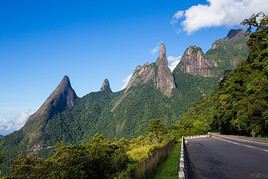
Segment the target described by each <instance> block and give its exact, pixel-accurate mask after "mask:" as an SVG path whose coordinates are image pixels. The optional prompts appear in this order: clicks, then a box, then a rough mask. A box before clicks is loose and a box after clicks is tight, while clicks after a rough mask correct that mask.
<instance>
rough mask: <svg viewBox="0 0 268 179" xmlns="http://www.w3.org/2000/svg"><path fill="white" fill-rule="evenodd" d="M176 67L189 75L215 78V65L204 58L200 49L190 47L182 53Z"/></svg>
mask: <svg viewBox="0 0 268 179" xmlns="http://www.w3.org/2000/svg"><path fill="white" fill-rule="evenodd" d="M178 67H179V68H180V69H181V70H182V71H183V72H184V73H186V74H189V75H193V76H201V77H215V76H216V72H215V69H214V68H215V67H217V64H216V63H215V62H214V61H212V60H209V59H208V58H206V57H205V55H204V53H203V51H202V49H201V48H200V47H197V46H190V47H188V48H187V49H186V51H185V52H184V55H183V56H182V59H181V62H180V64H179V66H178Z"/></svg>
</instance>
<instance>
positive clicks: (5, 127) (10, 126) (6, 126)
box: [0, 110, 32, 135]
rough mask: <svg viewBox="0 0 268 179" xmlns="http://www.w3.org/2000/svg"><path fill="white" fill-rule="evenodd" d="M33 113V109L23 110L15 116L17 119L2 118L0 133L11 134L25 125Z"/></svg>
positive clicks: (0, 120) (0, 119)
mask: <svg viewBox="0 0 268 179" xmlns="http://www.w3.org/2000/svg"><path fill="white" fill-rule="evenodd" d="M31 114H32V111H31V110H28V111H26V112H22V113H20V114H19V115H17V116H16V117H15V119H7V118H4V117H2V118H0V134H4V135H6V134H9V133H11V132H13V131H16V130H19V129H20V128H22V127H23V126H24V124H25V123H26V121H27V119H28V118H29V116H30V115H31Z"/></svg>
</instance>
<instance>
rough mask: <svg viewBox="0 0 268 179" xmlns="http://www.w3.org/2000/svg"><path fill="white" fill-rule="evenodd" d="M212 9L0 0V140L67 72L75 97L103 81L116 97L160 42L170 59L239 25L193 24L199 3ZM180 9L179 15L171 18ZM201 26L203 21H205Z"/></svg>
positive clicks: (185, 3)
mask: <svg viewBox="0 0 268 179" xmlns="http://www.w3.org/2000/svg"><path fill="white" fill-rule="evenodd" d="M220 1H222V0H220ZM230 1H233V2H235V1H237V0H230ZM239 1H241V0H239ZM247 1H250V0H247ZM261 1H262V0H261ZM218 2H219V1H218ZM213 3H215V4H216V1H215V0H209V1H206V0H191V1H189V0H169V1H167V0H157V1H156V0H114V1H110V0H92V1H91V0H90V1H89V0H76V1H68V0H57V1H55V0H46V1H36V0H25V1H21V0H13V1H0V67H1V70H0V82H1V88H0V134H1V133H4V134H5V133H8V132H11V131H12V130H14V126H13V128H12V127H10V126H8V125H11V126H12V125H14V121H16V120H18V121H19V122H21V124H20V127H21V125H23V119H22V118H24V117H25V116H27V115H28V114H29V113H32V112H34V110H36V109H37V108H38V107H39V106H40V105H41V104H42V102H44V100H45V99H46V98H47V97H48V95H49V94H50V93H51V92H52V91H53V89H54V88H55V87H56V86H57V84H58V83H59V82H60V80H61V79H62V78H63V76H64V75H65V74H66V75H68V76H69V77H70V79H71V83H72V86H73V88H74V89H75V91H76V92H77V94H78V95H79V96H83V95H85V94H87V93H89V92H92V91H97V90H99V88H100V86H101V83H102V81H103V80H104V79H105V78H108V79H109V81H110V84H111V87H112V89H113V91H118V90H119V89H120V88H121V87H122V80H123V79H125V78H126V77H127V76H128V75H129V74H131V73H132V72H133V70H134V69H135V67H136V66H137V65H139V64H144V63H145V62H147V61H149V62H152V61H154V60H155V58H156V55H155V54H152V49H154V48H155V47H157V46H158V45H159V43H160V42H164V43H165V44H166V46H167V51H168V55H170V56H174V57H176V56H180V55H182V54H183V52H184V50H185V49H186V48H187V46H189V45H192V44H196V45H198V46H201V47H202V48H203V49H204V51H206V50H207V49H208V48H209V47H210V45H211V44H212V42H213V41H214V40H216V39H219V38H222V37H224V36H225V35H226V33H227V32H228V29H229V28H231V27H236V26H237V22H227V23H225V24H224V22H223V23H221V24H218V23H215V22H213V19H212V20H211V23H209V22H210V21H209V20H208V23H205V25H202V24H199V25H197V26H196V23H195V21H194V19H195V17H192V16H193V14H195V13H196V12H195V9H193V10H191V7H193V6H196V5H198V4H203V5H204V7H208V8H210V9H211V11H212V13H213V11H215V10H214V9H213V7H210V6H212V5H213ZM221 5H222V6H226V4H225V5H224V4H221ZM229 6H230V5H229ZM256 6H257V5H256ZM267 9H268V8H267ZM178 11H179V12H180V11H181V15H178V16H174V15H175V14H176V12H178ZM202 13H203V14H204V11H203V12H202V9H201V10H200V14H202ZM209 16H210V15H209ZM200 17H203V16H200ZM240 18H241V17H240ZM204 19H205V20H204ZM201 20H202V19H201ZM203 20H204V22H207V16H206V15H204V17H203ZM174 21H175V22H174ZM171 22H173V23H171ZM213 23H214V24H213ZM193 24H194V25H193ZM12 121H13V122H12ZM15 125H16V124H15ZM5 127H6V128H10V129H8V130H7V129H5ZM16 129H17V128H16Z"/></svg>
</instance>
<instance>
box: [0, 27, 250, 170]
mask: <svg viewBox="0 0 268 179" xmlns="http://www.w3.org/2000/svg"><path fill="white" fill-rule="evenodd" d="M229 34H230V35H228V36H227V37H225V38H223V39H220V40H218V41H216V42H215V43H214V45H213V46H212V48H211V49H210V50H209V51H208V52H206V53H205V54H204V53H203V51H202V49H201V48H199V47H197V46H190V47H189V48H187V49H186V50H185V53H184V55H183V57H182V60H181V62H180V63H179V64H178V65H177V67H176V68H175V69H174V71H173V72H171V71H170V69H169V68H168V61H167V58H166V54H167V50H166V47H165V45H164V44H163V43H162V44H160V50H159V56H158V58H157V59H156V61H155V62H153V63H151V64H149V63H146V64H145V65H143V66H137V67H136V69H135V71H134V73H133V75H132V77H131V79H130V81H129V82H128V85H127V87H126V88H125V89H124V90H122V91H119V92H113V91H112V90H111V88H110V84H109V81H108V80H107V79H106V80H104V82H103V84H102V86H101V88H100V91H97V92H91V93H89V94H87V95H85V96H83V97H81V98H79V97H77V95H76V93H75V91H74V90H73V89H72V87H71V84H70V80H69V78H68V77H67V76H65V77H64V78H63V80H62V81H61V82H60V84H59V85H58V87H57V88H56V89H55V90H54V91H53V92H52V94H51V95H50V96H49V97H48V99H47V100H46V101H45V103H44V104H43V105H42V106H41V107H40V108H39V109H38V110H37V112H36V113H34V114H33V115H32V116H31V117H30V118H29V120H28V121H27V123H26V124H25V126H24V127H23V128H22V129H21V130H19V131H16V132H14V133H12V134H10V135H8V136H6V137H5V138H3V139H2V140H0V147H1V149H2V150H4V151H6V152H7V158H8V159H9V160H10V159H12V158H14V156H16V155H17V154H18V153H21V152H36V151H40V150H45V149H47V148H50V147H53V146H54V145H55V144H56V143H58V142H59V141H61V140H63V141H65V142H67V143H77V142H80V141H83V140H88V139H90V138H91V137H92V136H93V135H94V134H95V133H97V132H98V133H101V134H102V135H104V136H105V137H108V138H112V139H114V138H116V139H118V138H121V137H128V138H130V137H135V136H138V135H140V134H143V133H144V132H145V131H146V129H147V127H148V121H149V120H150V119H161V120H162V121H164V122H165V123H166V124H167V125H168V126H169V125H173V124H174V122H176V121H177V119H178V118H179V116H180V115H181V114H182V113H183V112H184V111H185V110H187V109H188V107H189V106H190V105H192V104H193V103H194V102H196V101H197V100H199V99H200V98H202V97H203V96H206V95H208V94H210V93H211V92H212V91H213V90H214V89H215V88H216V87H217V84H218V81H219V80H220V79H221V78H222V77H223V74H224V70H231V69H233V68H235V66H236V64H237V63H238V62H240V61H242V60H244V59H246V58H247V47H246V45H245V44H244V43H246V41H247V39H248V37H246V36H244V35H245V32H243V31H239V32H237V33H234V32H232V33H231V31H230V33H229ZM241 34H244V35H241ZM230 49H231V50H230ZM234 59H235V60H234ZM234 61H235V63H234ZM5 164H6V163H5ZM5 166H7V165H5Z"/></svg>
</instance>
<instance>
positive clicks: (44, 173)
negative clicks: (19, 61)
mask: <svg viewBox="0 0 268 179" xmlns="http://www.w3.org/2000/svg"><path fill="white" fill-rule="evenodd" d="M177 131H178V130H177V128H168V127H167V126H165V125H164V124H163V123H162V122H161V120H150V125H149V128H148V131H147V133H146V135H144V136H139V137H137V138H133V139H131V140H128V139H124V138H122V139H120V140H115V141H111V140H108V139H106V138H104V137H103V136H102V135H100V134H95V136H94V137H93V138H92V139H91V140H89V141H85V142H82V143H79V144H65V143H63V142H62V141H61V142H59V143H58V144H57V145H56V146H55V148H54V149H53V150H54V151H53V154H52V155H51V156H50V157H48V158H47V159H44V158H41V157H38V155H36V154H31V155H29V154H25V155H22V154H21V155H19V156H18V157H17V158H16V159H15V160H14V161H13V162H12V164H11V166H12V167H11V175H10V176H9V177H8V178H29V179H35V178H70V179H73V178H129V177H130V176H131V172H132V171H133V170H134V169H135V167H136V165H137V164H138V163H139V162H141V161H143V160H145V159H147V158H148V157H149V156H150V155H151V152H152V151H153V150H155V149H157V148H161V147H163V146H164V145H166V144H167V143H168V142H169V141H171V140H176V139H177V138H178V133H177ZM1 156H4V154H1Z"/></svg>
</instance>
